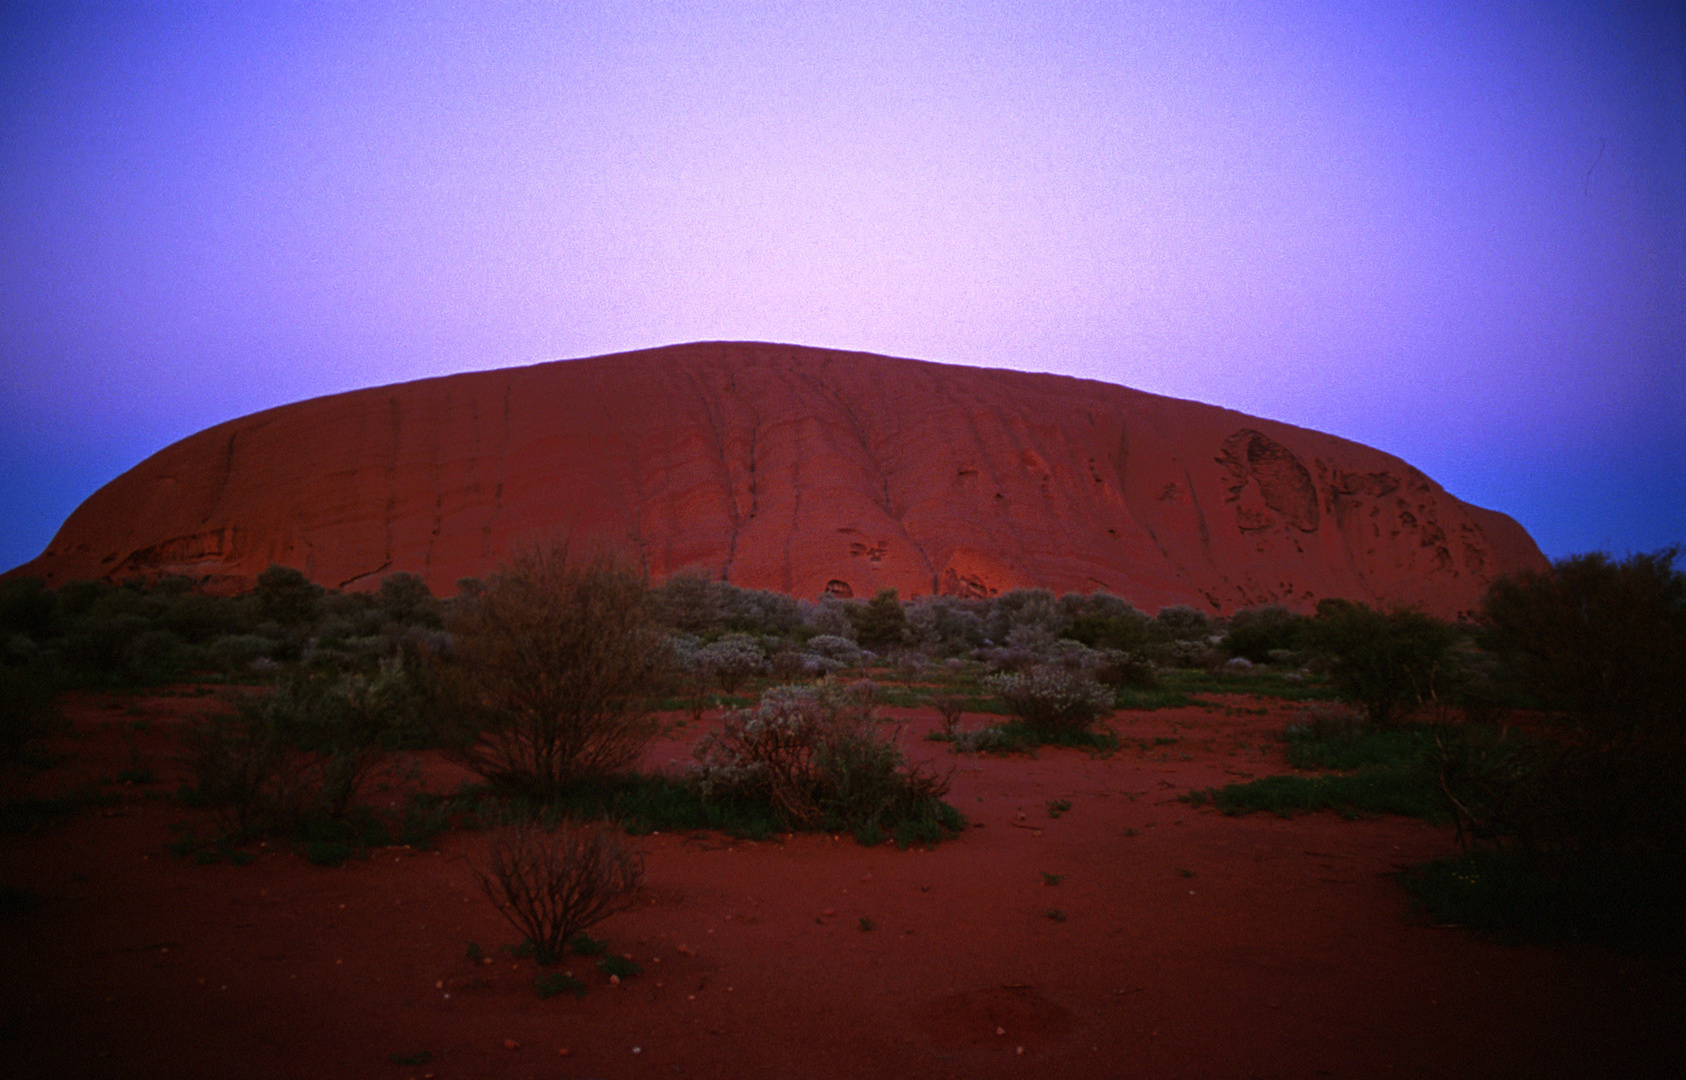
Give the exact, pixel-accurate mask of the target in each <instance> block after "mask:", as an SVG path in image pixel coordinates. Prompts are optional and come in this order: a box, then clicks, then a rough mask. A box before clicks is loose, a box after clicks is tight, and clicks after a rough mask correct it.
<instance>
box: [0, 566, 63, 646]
mask: <svg viewBox="0 0 1686 1080" xmlns="http://www.w3.org/2000/svg"><path fill="white" fill-rule="evenodd" d="M59 619H60V615H59V601H58V597H57V595H56V594H54V593H53V592H51V591H50V590H49V589H48V588H47V585H46V582H44V581H42V580H41V579H40V578H12V579H10V580H7V581H0V636H4V635H7V634H22V635H24V636H25V637H28V638H30V639H31V640H33V641H37V642H40V641H45V640H46V639H47V638H49V637H51V636H53V634H54V633H56V632H57V631H58V629H59Z"/></svg>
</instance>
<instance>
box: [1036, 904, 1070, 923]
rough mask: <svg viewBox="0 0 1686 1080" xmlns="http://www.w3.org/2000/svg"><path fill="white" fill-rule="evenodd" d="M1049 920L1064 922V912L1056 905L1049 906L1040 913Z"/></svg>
mask: <svg viewBox="0 0 1686 1080" xmlns="http://www.w3.org/2000/svg"><path fill="white" fill-rule="evenodd" d="M1042 914H1043V915H1044V916H1045V917H1046V918H1047V919H1048V920H1049V921H1050V922H1065V912H1063V911H1061V910H1060V909H1059V908H1057V907H1051V908H1049V909H1048V910H1047V911H1044V912H1043V913H1042Z"/></svg>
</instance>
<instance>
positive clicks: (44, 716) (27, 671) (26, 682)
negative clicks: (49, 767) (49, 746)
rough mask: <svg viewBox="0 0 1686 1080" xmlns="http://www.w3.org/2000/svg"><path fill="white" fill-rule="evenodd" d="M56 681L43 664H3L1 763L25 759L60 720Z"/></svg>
mask: <svg viewBox="0 0 1686 1080" xmlns="http://www.w3.org/2000/svg"><path fill="white" fill-rule="evenodd" d="M57 692H58V685H57V678H56V676H55V674H54V673H53V671H52V670H51V669H49V668H48V667H46V666H45V665H44V664H29V665H23V666H13V665H10V664H0V764H5V765H10V764H13V763H15V762H17V761H20V760H22V759H23V757H24V755H25V753H26V751H27V748H28V747H29V745H30V744H31V743H33V742H35V741H37V740H39V739H41V738H43V737H45V736H46V735H47V733H48V732H50V731H51V730H52V727H53V723H54V721H55V720H57V719H58V706H57V703H56V694H57Z"/></svg>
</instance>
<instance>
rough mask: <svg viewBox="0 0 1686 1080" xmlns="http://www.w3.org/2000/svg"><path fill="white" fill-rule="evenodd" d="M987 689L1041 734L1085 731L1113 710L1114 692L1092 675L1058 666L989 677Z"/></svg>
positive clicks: (1027, 725) (1026, 724)
mask: <svg viewBox="0 0 1686 1080" xmlns="http://www.w3.org/2000/svg"><path fill="white" fill-rule="evenodd" d="M984 688H985V689H987V690H988V691H989V692H990V693H992V694H994V695H995V696H996V697H998V698H1000V699H1001V701H1002V703H1003V704H1005V705H1006V706H1007V710H1008V711H1009V712H1011V713H1012V714H1013V715H1014V716H1016V717H1018V718H1019V719H1020V720H1021V721H1023V722H1024V724H1025V726H1026V727H1029V728H1031V729H1033V730H1035V731H1040V732H1047V733H1053V732H1078V731H1086V730H1087V729H1088V728H1089V726H1090V725H1091V724H1093V723H1094V722H1095V721H1096V720H1099V719H1100V718H1101V717H1103V716H1106V715H1107V714H1108V713H1110V712H1111V711H1112V691H1110V690H1108V689H1107V688H1106V687H1104V686H1101V685H1100V684H1099V683H1097V682H1096V681H1095V678H1094V676H1093V675H1091V674H1090V673H1089V672H1087V671H1083V670H1072V669H1070V668H1065V667H1061V666H1057V665H1051V664H1049V665H1043V666H1041V667H1037V668H1033V669H1031V670H1030V671H1013V672H1004V673H1002V674H999V675H990V676H988V677H986V678H985V679H984Z"/></svg>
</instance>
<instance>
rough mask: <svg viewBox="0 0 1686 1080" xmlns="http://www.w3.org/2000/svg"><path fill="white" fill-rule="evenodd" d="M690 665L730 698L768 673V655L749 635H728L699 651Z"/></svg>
mask: <svg viewBox="0 0 1686 1080" xmlns="http://www.w3.org/2000/svg"><path fill="white" fill-rule="evenodd" d="M690 662H691V664H692V665H693V666H694V667H695V668H696V670H698V671H700V672H702V673H704V674H705V675H707V676H708V677H709V678H710V679H712V680H713V681H714V682H715V683H716V684H717V685H718V686H719V687H720V689H721V690H722V691H723V692H725V693H728V694H735V693H737V692H738V689H739V688H740V687H742V686H743V684H744V683H746V682H748V681H749V680H750V679H751V678H754V677H755V676H756V675H759V674H761V673H762V672H763V671H766V670H767V654H766V653H765V652H763V651H762V649H761V645H760V643H758V642H757V641H756V640H755V639H754V638H752V637H750V636H749V635H748V634H737V633H732V634H727V635H725V636H724V637H722V638H720V640H718V641H714V642H710V643H709V644H707V645H704V646H702V647H701V648H699V649H697V650H696V651H695V652H694V653H693V654H692V655H691V658H690Z"/></svg>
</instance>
